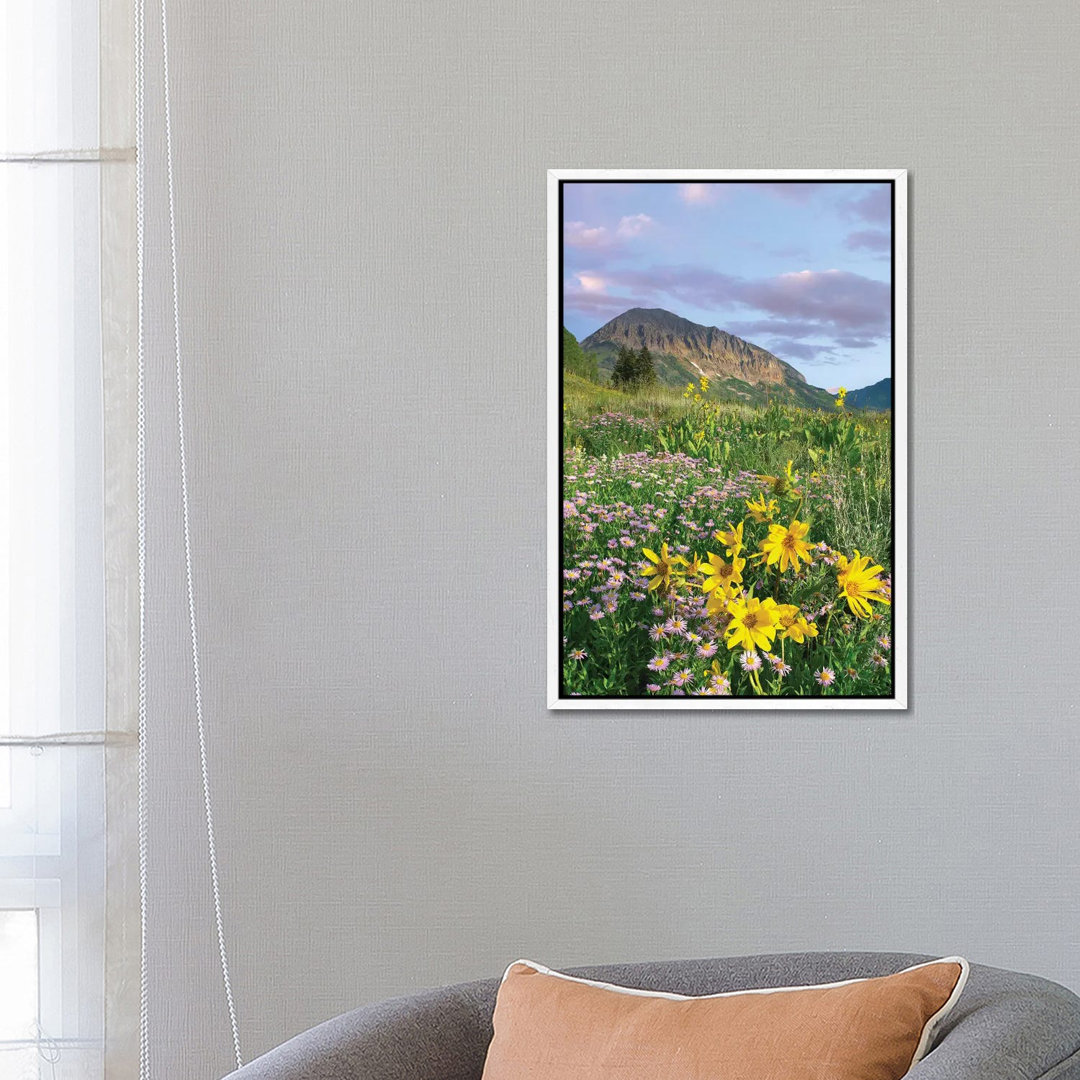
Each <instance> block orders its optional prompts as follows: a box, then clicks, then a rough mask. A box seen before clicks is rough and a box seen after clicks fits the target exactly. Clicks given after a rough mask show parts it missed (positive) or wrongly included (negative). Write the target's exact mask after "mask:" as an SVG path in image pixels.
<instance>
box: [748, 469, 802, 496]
mask: <svg viewBox="0 0 1080 1080" xmlns="http://www.w3.org/2000/svg"><path fill="white" fill-rule="evenodd" d="M794 464H795V462H794V461H789V462H788V463H787V468H786V469H785V470H784V472H783V474H782V475H780V476H759V477H758V479H759V480H760V481H761V482H762V483H763V484H768V485H769V487H770V488H772V493H773V494H774V495H786V494H787V493H788V491H789V490H792V489H794V487H795V482H796V481H797V480H798V477H797V476H796V475H795V473H794V472H793V471H792V468H791V467H792V465H794ZM795 494H798V491H795Z"/></svg>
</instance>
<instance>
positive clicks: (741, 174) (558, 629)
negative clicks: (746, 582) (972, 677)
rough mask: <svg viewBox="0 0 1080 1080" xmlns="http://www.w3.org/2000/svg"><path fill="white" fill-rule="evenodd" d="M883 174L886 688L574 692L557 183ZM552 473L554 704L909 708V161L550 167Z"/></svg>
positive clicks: (550, 684) (877, 178)
mask: <svg viewBox="0 0 1080 1080" xmlns="http://www.w3.org/2000/svg"><path fill="white" fill-rule="evenodd" d="M582 181H587V182H599V181H617V182H623V183H625V182H634V181H640V182H664V183H671V184H702V183H717V182H737V183H752V182H758V181H762V182H776V181H789V182H807V183H809V182H820V181H838V182H843V183H861V182H883V181H887V182H889V183H890V184H891V190H892V260H891V269H892V334H891V347H892V380H893V383H892V389H893V401H892V424H893V443H892V446H893V459H892V483H893V491H892V505H893V520H892V527H893V545H892V560H891V561H892V594H891V595H892V603H891V613H892V635H891V636H892V649H891V662H892V667H891V670H892V691H893V692H892V694H891V695H890V696H888V697H884V696H873V697H866V696H839V695H838V696H829V697H783V696H781V697H745V696H740V697H712V696H709V697H692V696H686V697H658V696H648V697H645V696H642V697H636V696H635V697H630V696H619V697H600V696H589V697H579V696H573V695H571V694H568V693H566V692H565V688H564V687H563V686H562V609H561V604H562V568H563V560H562V550H561V536H562V525H561V522H562V499H563V493H562V484H561V476H562V460H563V423H562V408H561V401H562V396H561V385H562V367H561V349H562V327H563V288H564V281H563V272H562V268H563V243H564V236H563V230H564V224H565V223H564V221H563V215H562V193H563V185H565V184H567V183H574V182H582ZM547 209H548V326H547V330H548V387H547V431H548V448H547V449H548V477H547V504H548V510H547V524H548V534H547V548H548V560H547V563H548V565H547V575H548V594H547V605H548V641H547V665H548V667H547V697H548V707H549V708H550V709H586V710H610V709H631V710H638V709H647V710H665V709H679V710H695V709H713V710H717V709H718V710H744V709H748V710H753V709H781V710H788V709H794V710H800V709H830V710H831V709H855V710H875V709H906V708H907V707H908V609H909V587H910V586H909V574H908V453H907V448H908V423H907V420H908V397H907V390H908V387H907V369H908V342H907V322H908V306H907V277H908V244H907V170H905V169H779V170H756V169H755V170H744V169H678V170H675V169H551V170H549V172H548V205H547Z"/></svg>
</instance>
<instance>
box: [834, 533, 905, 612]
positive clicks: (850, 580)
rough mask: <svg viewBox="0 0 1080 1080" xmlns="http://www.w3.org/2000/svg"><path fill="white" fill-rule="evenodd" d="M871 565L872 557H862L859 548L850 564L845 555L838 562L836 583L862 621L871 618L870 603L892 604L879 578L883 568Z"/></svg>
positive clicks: (849, 605) (883, 583)
mask: <svg viewBox="0 0 1080 1080" xmlns="http://www.w3.org/2000/svg"><path fill="white" fill-rule="evenodd" d="M869 563H870V556H869V555H860V554H859V549H858V548H856V549H855V558H854V559H852V560H851V561H850V562H849V561H848V559H847V556H845V555H841V556H840V558H839V559H837V560H836V565H837V568H838V569H837V574H836V583H837V585H839V586H840V595H841V596H844V597H846V598H847V602H848V607H849V608H851V611H852V614H853V615H855V616H856V617H858V618H860V619H866V618H869V616H870V615H871V613H872V612H871V608H870V604H869V603H868V601H870V600H873V601H875V602H876V603H878V604H889V603H891V602H892V601H891V600H889V598H888V597H887V596H885V595H884V590H885V589H886V585H885V582H884V581H882V580H881V578H880V577H879V576H878V575H880V573H881V571H882V567H880V566H870V565H869Z"/></svg>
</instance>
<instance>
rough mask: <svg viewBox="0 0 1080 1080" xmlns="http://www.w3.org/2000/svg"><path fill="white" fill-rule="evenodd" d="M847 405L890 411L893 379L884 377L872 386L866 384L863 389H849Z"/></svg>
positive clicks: (876, 410) (855, 407)
mask: <svg viewBox="0 0 1080 1080" xmlns="http://www.w3.org/2000/svg"><path fill="white" fill-rule="evenodd" d="M847 407H848V408H849V409H868V410H871V411H873V412H889V411H890V410H891V409H892V379H882V380H881V381H880V382H876V383H874V384H873V385H872V386H864V387H863V388H862V389H861V390H849V391H848V393H847Z"/></svg>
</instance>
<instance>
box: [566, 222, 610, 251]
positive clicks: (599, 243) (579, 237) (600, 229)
mask: <svg viewBox="0 0 1080 1080" xmlns="http://www.w3.org/2000/svg"><path fill="white" fill-rule="evenodd" d="M563 240H564V241H565V243H566V244H567V246H568V247H581V248H602V247H607V246H608V244H610V243H611V236H610V234H609V233H608V231H607V229H605V228H604V226H603V225H594V226H589V225H586V224H585V222H584V221H568V222H567V223H566V225H565V226H564V227H563Z"/></svg>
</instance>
